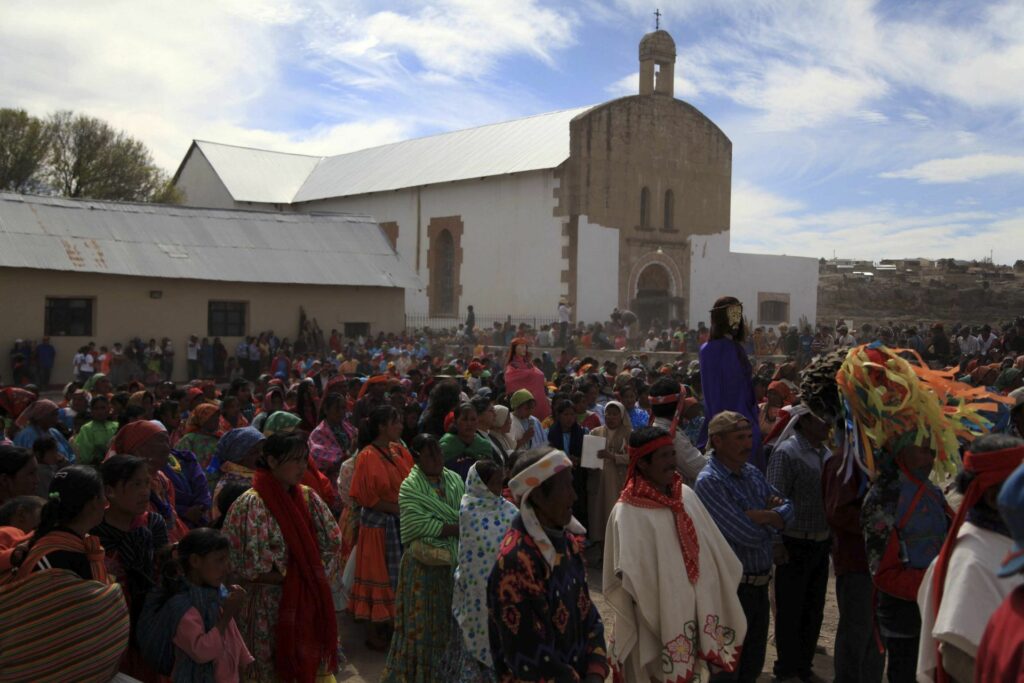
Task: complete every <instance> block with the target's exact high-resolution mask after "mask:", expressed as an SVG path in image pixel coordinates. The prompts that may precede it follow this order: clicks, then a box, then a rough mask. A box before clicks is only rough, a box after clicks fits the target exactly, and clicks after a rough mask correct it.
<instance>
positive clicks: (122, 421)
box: [117, 406, 166, 428]
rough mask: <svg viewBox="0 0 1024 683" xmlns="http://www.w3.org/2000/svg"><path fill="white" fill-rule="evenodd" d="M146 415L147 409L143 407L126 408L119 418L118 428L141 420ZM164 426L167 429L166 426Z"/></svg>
mask: <svg viewBox="0 0 1024 683" xmlns="http://www.w3.org/2000/svg"><path fill="white" fill-rule="evenodd" d="M145 414H146V409H145V408H143V407H142V406H126V407H125V409H124V410H122V411H121V414H120V415H118V417H117V426H118V428H120V427H124V426H125V425H126V424H128V423H129V422H135V421H137V420H139V419H141V418H142V417H143V416H144V415H145ZM164 426H165V427H166V425H164Z"/></svg>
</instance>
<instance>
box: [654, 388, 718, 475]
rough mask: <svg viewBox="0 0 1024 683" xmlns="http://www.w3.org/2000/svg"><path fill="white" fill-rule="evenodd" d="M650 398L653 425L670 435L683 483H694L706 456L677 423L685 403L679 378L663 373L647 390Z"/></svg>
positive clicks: (684, 395) (705, 460)
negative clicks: (676, 379) (675, 378)
mask: <svg viewBox="0 0 1024 683" xmlns="http://www.w3.org/2000/svg"><path fill="white" fill-rule="evenodd" d="M648 395H649V396H650V401H651V413H652V414H653V415H654V422H653V423H652V424H653V426H655V427H661V428H662V429H664V430H665V431H666V432H668V433H669V434H671V435H672V441H673V446H674V448H675V454H676V469H677V470H679V474H681V475H682V477H683V483H684V484H686V485H687V486H693V483H694V482H695V481H696V480H697V475H698V474H700V472H701V470H703V469H704V466H705V465H707V462H708V459H707V458H706V457H705V456H704V454H703V453H701V452H700V451H699V450H698V449H697V447H696V446H694V445H693V443H692V442H691V441H690V439H689V437H688V436H687V435H686V432H685V431H684V430H683V428H681V427H680V424H681V420H682V411H684V410H685V409H686V407H687V405H686V393H685V391H684V389H683V387H682V386H681V385H680V384H679V382H677V381H675V380H674V379H672V378H671V377H662V378H660V379H659V380H658V381H657V382H655V383H654V384H653V385H651V389H650V391H649V392H648Z"/></svg>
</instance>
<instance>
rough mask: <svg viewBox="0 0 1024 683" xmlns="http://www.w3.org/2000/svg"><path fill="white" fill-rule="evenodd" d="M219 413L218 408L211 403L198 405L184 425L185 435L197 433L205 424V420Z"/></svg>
mask: <svg viewBox="0 0 1024 683" xmlns="http://www.w3.org/2000/svg"><path fill="white" fill-rule="evenodd" d="M219 413H220V408H218V407H217V406H215V405H213V404H212V403H200V404H199V405H197V406H196V407H195V410H193V411H192V414H191V415H189V416H188V423H187V424H186V425H185V433H186V434H191V433H192V432H198V431H199V430H200V429H202V428H203V425H204V424H206V422H207V420H209V419H210V418H212V417H213V416H214V415H217V414H219Z"/></svg>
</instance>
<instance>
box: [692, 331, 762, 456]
mask: <svg viewBox="0 0 1024 683" xmlns="http://www.w3.org/2000/svg"><path fill="white" fill-rule="evenodd" d="M699 356H700V385H701V388H702V389H703V390H704V410H705V413H704V414H705V415H706V416H707V419H706V420H705V421H704V425H703V426H702V427H701V430H700V443H699V444H698V446H699V447H700V448H704V447H705V446H706V444H707V441H708V424H709V423H710V422H711V418H713V417H714V416H715V415H717V414H718V413H720V412H722V411H723V410H733V411H735V412H737V413H740V414H742V415H744V416H746V418H747V419H748V420H750V427H751V429H753V431H754V446H753V449H752V450H751V452H750V461H749V462H750V464H751V465H753V466H754V467H756V468H757V469H759V470H761V471H762V472H764V471H765V466H766V463H765V461H764V450H763V449H762V447H761V426H760V424H759V422H758V419H757V403H756V401H754V381H753V375H752V371H751V368H750V360H749V359H748V358H747V353H746V351H744V350H743V347H742V346H740V345H739V344H737V343H736V342H734V341H733V340H731V339H712V340H711V341H708V342H706V343H705V344H704V345H703V346H701V347H700V354H699Z"/></svg>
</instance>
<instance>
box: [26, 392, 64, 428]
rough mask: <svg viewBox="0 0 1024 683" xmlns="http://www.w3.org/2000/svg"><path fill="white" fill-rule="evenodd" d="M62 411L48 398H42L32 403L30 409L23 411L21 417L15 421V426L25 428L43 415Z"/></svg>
mask: <svg viewBox="0 0 1024 683" xmlns="http://www.w3.org/2000/svg"><path fill="white" fill-rule="evenodd" d="M56 410H60V408H59V407H58V406H57V404H56V403H54V402H53V401H51V400H50V399H47V398H40V399H37V400H36V401H34V402H33V403H31V404H30V405H29V406H28V407H26V408H25V409H24V410H22V411H21V415H20V416H18V419H17V420H15V424H17V425H18V426H19V427H24V426H25V425H27V424H28V423H29V422H31V421H32V420H36V419H39V418H40V417H42V416H43V415H46V414H47V413H49V412H52V411H56Z"/></svg>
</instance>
